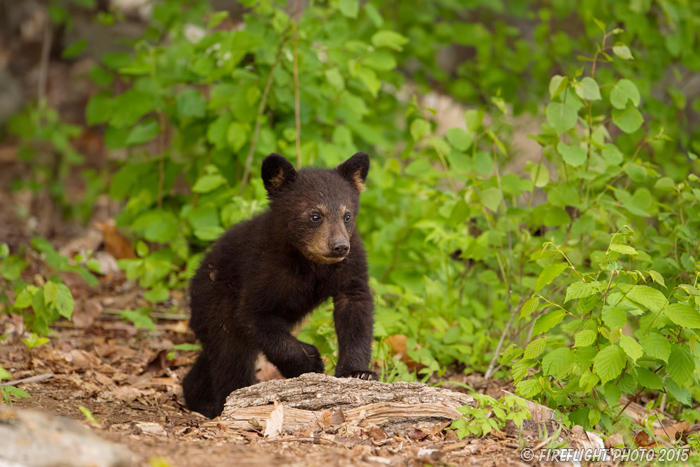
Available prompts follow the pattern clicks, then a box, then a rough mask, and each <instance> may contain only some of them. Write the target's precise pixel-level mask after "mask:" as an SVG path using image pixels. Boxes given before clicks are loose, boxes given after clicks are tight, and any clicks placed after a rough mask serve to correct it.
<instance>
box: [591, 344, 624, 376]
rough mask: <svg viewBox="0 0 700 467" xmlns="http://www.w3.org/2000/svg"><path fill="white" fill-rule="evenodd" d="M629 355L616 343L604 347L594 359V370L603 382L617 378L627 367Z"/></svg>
mask: <svg viewBox="0 0 700 467" xmlns="http://www.w3.org/2000/svg"><path fill="white" fill-rule="evenodd" d="M626 361H627V357H626V355H625V352H624V351H623V350H622V349H621V348H620V347H618V346H616V345H611V346H609V347H606V348H604V349H603V350H601V351H600V352H598V355H596V356H595V358H594V359H593V370H594V371H595V372H596V374H597V375H598V376H599V377H600V381H601V383H603V384H605V383H607V382H608V381H610V380H612V379H614V378H617V377H618V376H620V373H622V370H623V369H624V368H625V362H626Z"/></svg>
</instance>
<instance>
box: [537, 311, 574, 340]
mask: <svg viewBox="0 0 700 467" xmlns="http://www.w3.org/2000/svg"><path fill="white" fill-rule="evenodd" d="M565 315H566V312H565V311H564V310H560V309H557V310H554V311H550V312H549V313H547V314H546V315H542V316H540V317H539V318H537V321H535V325H534V326H533V328H532V335H533V336H537V335H540V334H542V333H543V332H547V331H549V330H550V329H552V328H553V327H554V326H556V325H557V324H559V322H561V320H562V319H564V316H565Z"/></svg>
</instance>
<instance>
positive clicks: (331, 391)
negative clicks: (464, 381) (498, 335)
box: [212, 373, 474, 436]
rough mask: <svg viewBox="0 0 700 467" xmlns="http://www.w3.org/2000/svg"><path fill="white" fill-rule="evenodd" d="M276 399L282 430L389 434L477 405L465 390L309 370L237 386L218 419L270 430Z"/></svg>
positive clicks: (238, 426) (233, 425)
mask: <svg viewBox="0 0 700 467" xmlns="http://www.w3.org/2000/svg"><path fill="white" fill-rule="evenodd" d="M275 401H276V402H279V403H280V404H281V406H282V409H279V410H283V413H284V416H283V418H282V424H281V427H278V429H277V430H276V431H278V432H293V431H296V430H299V429H303V428H305V427H310V426H311V427H318V428H320V429H324V430H327V429H329V428H330V429H333V428H334V429H340V428H342V427H359V428H366V427H372V426H378V427H380V428H381V429H383V430H384V431H385V432H386V433H387V434H388V435H389V436H392V435H393V434H394V433H395V432H396V431H399V430H403V429H406V428H409V427H410V428H421V427H425V426H431V425H435V424H438V423H445V422H449V421H451V420H454V419H456V418H459V417H460V416H461V414H460V413H459V412H458V411H457V407H461V406H463V405H471V406H473V405H474V399H473V398H472V397H471V396H468V395H467V394H463V393H459V392H454V391H450V390H447V389H442V388H434V387H430V386H427V385H425V384H422V383H406V382H398V383H393V384H388V383H380V382H378V381H365V380H360V379H352V378H335V377H333V376H328V375H323V374H318V373H309V374H304V375H301V376H300V377H298V378H290V379H285V380H271V381H266V382H264V383H259V384H256V385H253V386H249V387H246V388H243V389H239V390H237V391H234V392H233V393H231V395H230V396H229V397H228V399H227V401H226V405H225V406H224V411H223V413H222V414H221V419H220V422H218V423H221V424H223V425H226V426H229V427H231V428H236V429H244V430H255V431H269V430H266V428H267V424H268V423H269V420H270V419H271V414H272V412H273V410H276V405H275V404H274V403H275ZM275 419H276V420H279V419H280V418H279V417H275ZM212 423H213V422H212Z"/></svg>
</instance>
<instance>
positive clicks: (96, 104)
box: [85, 93, 112, 125]
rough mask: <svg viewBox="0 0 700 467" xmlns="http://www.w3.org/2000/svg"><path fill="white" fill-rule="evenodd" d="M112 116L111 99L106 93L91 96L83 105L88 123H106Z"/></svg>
mask: <svg viewBox="0 0 700 467" xmlns="http://www.w3.org/2000/svg"><path fill="white" fill-rule="evenodd" d="M111 116H112V99H110V98H109V97H108V96H107V95H106V94H103V93H97V94H95V95H94V96H92V99H90V102H88V104H87V106H86V107H85V119H86V120H87V123H88V125H99V124H101V123H106V122H108V121H109V119H110V118H111Z"/></svg>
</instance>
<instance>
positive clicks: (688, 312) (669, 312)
mask: <svg viewBox="0 0 700 467" xmlns="http://www.w3.org/2000/svg"><path fill="white" fill-rule="evenodd" d="M664 314H665V315H666V316H667V317H668V319H670V320H671V321H673V322H674V323H675V324H677V325H679V326H682V327H684V328H690V329H700V313H698V310H696V309H695V307H693V306H690V305H689V304H687V303H673V304H671V305H668V306H667V307H666V308H664Z"/></svg>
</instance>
